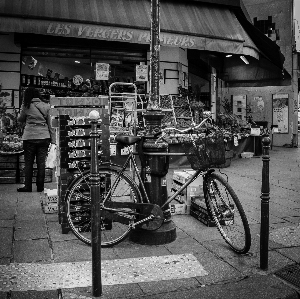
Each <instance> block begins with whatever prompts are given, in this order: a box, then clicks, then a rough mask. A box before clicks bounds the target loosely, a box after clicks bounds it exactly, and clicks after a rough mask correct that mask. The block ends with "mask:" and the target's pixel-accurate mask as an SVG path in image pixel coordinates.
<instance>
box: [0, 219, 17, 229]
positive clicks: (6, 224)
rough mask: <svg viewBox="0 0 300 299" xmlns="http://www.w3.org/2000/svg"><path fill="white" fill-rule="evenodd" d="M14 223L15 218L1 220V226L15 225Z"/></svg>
mask: <svg viewBox="0 0 300 299" xmlns="http://www.w3.org/2000/svg"><path fill="white" fill-rule="evenodd" d="M14 223H15V221H14V220H8V219H6V220H0V227H13V226H14Z"/></svg>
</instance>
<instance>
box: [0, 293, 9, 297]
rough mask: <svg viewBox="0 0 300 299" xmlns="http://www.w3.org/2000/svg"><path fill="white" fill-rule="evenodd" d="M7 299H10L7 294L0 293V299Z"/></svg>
mask: <svg viewBox="0 0 300 299" xmlns="http://www.w3.org/2000/svg"><path fill="white" fill-rule="evenodd" d="M7 298H9V297H8V294H7V292H0V299H7Z"/></svg>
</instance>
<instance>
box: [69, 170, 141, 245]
mask: <svg viewBox="0 0 300 299" xmlns="http://www.w3.org/2000/svg"><path fill="white" fill-rule="evenodd" d="M99 175H100V195H101V199H100V200H102V201H103V200H105V201H104V206H105V202H106V201H115V202H137V201H138V195H137V191H136V189H135V188H136V185H133V183H132V181H131V180H130V179H129V178H128V177H127V176H126V175H121V176H119V172H118V171H117V170H113V169H109V168H101V169H100V170H99ZM90 186H91V174H90V173H89V172H86V173H84V174H83V175H81V176H79V177H77V178H76V179H75V180H74V181H73V183H72V184H71V186H70V187H69V192H68V194H67V197H66V203H67V218H68V222H69V225H70V228H71V230H72V231H73V233H74V234H75V235H76V236H77V237H78V238H79V239H80V240H82V241H83V242H85V243H86V244H89V245H90V244H91V223H90V219H91V200H90ZM106 213H111V215H112V216H110V215H109V214H105V213H104V214H103V215H104V216H102V218H101V230H102V235H101V246H102V247H108V246H112V245H114V244H117V243H118V242H120V241H122V240H123V239H124V238H125V237H126V236H127V234H128V233H129V231H130V230H131V229H132V224H133V223H134V222H135V221H136V218H138V213H137V212H136V211H135V210H133V209H130V208H126V209H125V208H124V209H118V211H117V212H115V211H114V212H112V211H111V212H106ZM105 215H107V216H105Z"/></svg>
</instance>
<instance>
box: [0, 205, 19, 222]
mask: <svg viewBox="0 0 300 299" xmlns="http://www.w3.org/2000/svg"><path fill="white" fill-rule="evenodd" d="M15 214H16V211H15V208H13V207H12V208H9V207H3V206H1V209H0V219H1V220H13V219H14V218H15Z"/></svg>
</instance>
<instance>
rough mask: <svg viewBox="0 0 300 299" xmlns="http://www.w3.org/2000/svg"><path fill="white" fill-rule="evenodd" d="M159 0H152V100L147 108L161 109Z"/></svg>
mask: <svg viewBox="0 0 300 299" xmlns="http://www.w3.org/2000/svg"><path fill="white" fill-rule="evenodd" d="M159 1H160V0H151V32H150V33H151V35H150V36H151V46H150V101H149V104H148V107H147V110H149V109H154V110H156V109H159V52H160V39H159V35H160V22H159V17H160V15H159V14H160V12H159V6H160V4H159Z"/></svg>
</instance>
